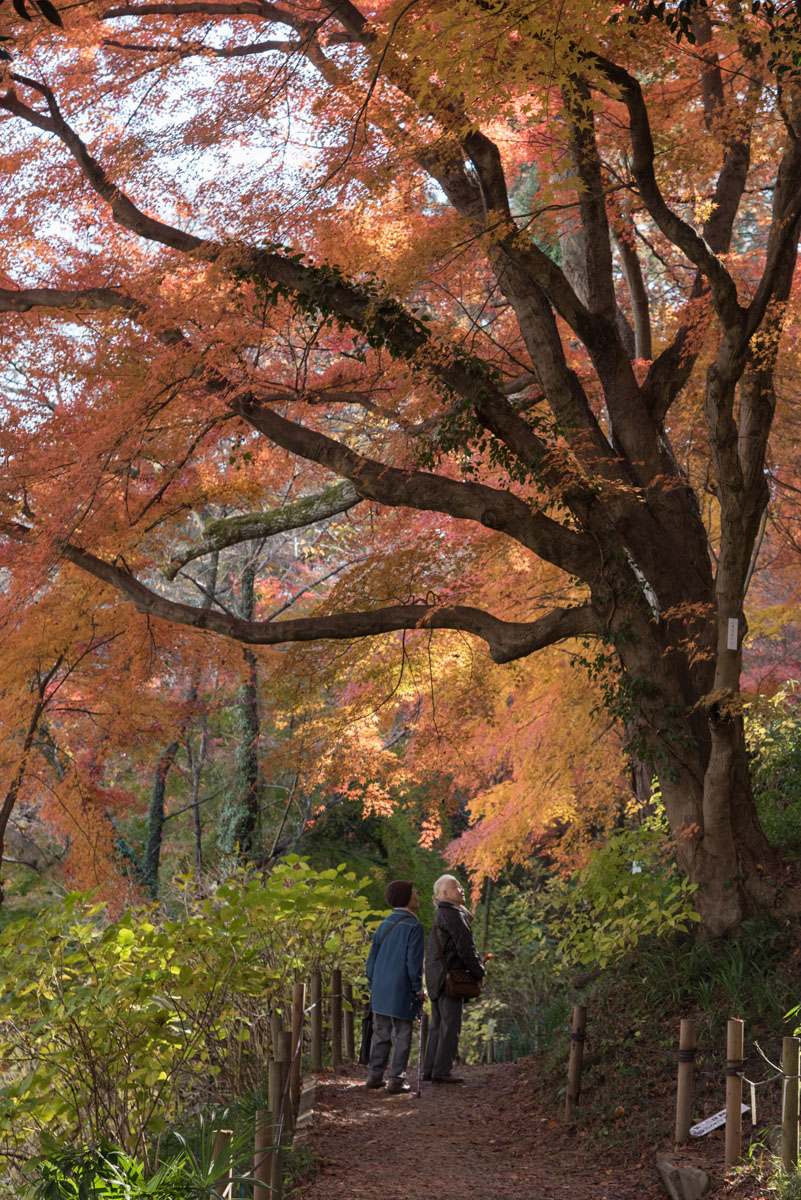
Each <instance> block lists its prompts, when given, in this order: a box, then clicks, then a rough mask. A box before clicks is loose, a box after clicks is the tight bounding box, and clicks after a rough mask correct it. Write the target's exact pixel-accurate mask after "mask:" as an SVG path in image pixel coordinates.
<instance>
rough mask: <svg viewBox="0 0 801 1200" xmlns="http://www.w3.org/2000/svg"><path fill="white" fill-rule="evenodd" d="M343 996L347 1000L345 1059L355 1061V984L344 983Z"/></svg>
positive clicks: (344, 1005) (345, 1004)
mask: <svg viewBox="0 0 801 1200" xmlns="http://www.w3.org/2000/svg"><path fill="white" fill-rule="evenodd" d="M342 998H343V1000H344V1001H345V1003H344V1004H343V1008H344V1020H345V1061H346V1062H353V1060H354V1059H355V1057H356V1040H355V1037H354V1032H353V984H352V983H344V984H343V985H342Z"/></svg>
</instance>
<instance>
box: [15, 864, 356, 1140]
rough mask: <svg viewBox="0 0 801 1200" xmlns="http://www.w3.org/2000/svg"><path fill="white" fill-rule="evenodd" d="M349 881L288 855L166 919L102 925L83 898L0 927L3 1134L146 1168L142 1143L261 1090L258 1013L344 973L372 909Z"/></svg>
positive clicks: (139, 912)
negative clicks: (311, 977) (335, 969)
mask: <svg viewBox="0 0 801 1200" xmlns="http://www.w3.org/2000/svg"><path fill="white" fill-rule="evenodd" d="M360 887H361V884H360V883H359V881H357V879H356V877H355V875H353V874H350V873H348V872H345V871H343V870H342V869H341V868H332V869H330V870H327V871H322V872H316V871H314V870H312V868H310V867H309V865H308V864H307V863H305V862H304V861H302V860H300V859H297V858H294V857H293V858H290V859H287V860H286V861H285V862H283V863H281V864H280V865H279V866H278V867H276V868H275V870H274V871H273V872H272V874H270V875H269V876H267V877H266V878H264V879H262V878H261V877H257V876H253V875H248V874H246V873H244V872H243V873H240V875H238V876H237V877H235V878H233V879H231V880H229V881H227V882H225V883H223V884H222V885H221V886H219V887H217V888H216V890H215V892H214V894H213V895H212V896H211V897H208V898H205V899H201V900H195V899H194V898H193V897H192V895H191V893H190V892H189V891H188V890H187V892H186V895H185V901H184V909H183V911H182V912H181V913H180V915H179V916H177V917H170V918H165V917H164V916H163V914H162V912H161V910H160V909H158V908H157V907H155V906H147V907H142V908H139V909H136V910H132V911H129V912H128V913H126V914H125V916H123V917H122V918H121V919H120V920H119V921H115V922H109V921H107V920H105V919H104V910H103V906H101V905H98V904H93V903H92V902H91V899H90V898H89V897H87V896H81V895H77V894H76V895H72V896H69V897H67V899H66V901H65V902H64V904H63V906H62V907H61V908H60V909H58V910H49V911H45V912H44V913H42V914H40V917H39V919H38V920H37V921H31V920H24V921H20V922H17V923H15V924H14V925H11V926H8V927H7V928H6V929H5V930H3V931H2V933H0V1084H2V1086H0V1137H2V1139H3V1141H4V1143H5V1148H6V1151H7V1152H11V1153H12V1154H14V1155H16V1156H18V1155H19V1154H20V1152H28V1153H30V1152H31V1151H32V1149H33V1148H35V1146H36V1144H37V1141H38V1137H39V1135H40V1134H41V1133H42V1132H43V1131H45V1130H46V1131H48V1132H49V1134H50V1135H52V1136H55V1137H57V1138H60V1139H62V1140H63V1141H64V1142H65V1143H67V1144H76V1145H77V1144H88V1145H98V1144H100V1143H102V1142H104V1141H105V1142H109V1143H113V1144H115V1145H118V1146H120V1147H121V1148H122V1149H123V1150H124V1151H125V1152H126V1153H127V1154H129V1155H138V1156H140V1157H142V1158H143V1160H144V1161H145V1163H146V1164H147V1158H148V1154H149V1145H150V1142H151V1140H152V1137H153V1136H154V1135H155V1136H158V1135H160V1134H161V1133H163V1131H164V1130H165V1129H166V1127H167V1125H168V1124H169V1123H171V1122H174V1121H176V1119H177V1118H178V1117H179V1116H181V1115H185V1114H191V1113H192V1112H196V1111H198V1110H200V1109H201V1108H202V1107H203V1106H204V1105H207V1104H209V1103H211V1104H213V1105H217V1106H219V1107H222V1106H223V1104H224V1101H225V1100H226V1099H227V1098H228V1097H229V1096H232V1095H237V1094H239V1093H241V1092H242V1091H245V1090H246V1089H247V1088H248V1087H252V1086H254V1085H257V1084H258V1083H259V1082H260V1076H261V1073H262V1070H263V1062H264V1059H265V1052H264V1051H265V1044H266V1039H267V1036H268V1035H267V1029H268V1026H269V1021H268V1016H269V1013H270V1011H271V1010H279V1011H280V1010H284V1011H286V1010H287V1009H288V1005H289V997H290V993H291V984H292V982H293V980H294V978H295V977H296V976H297V977H300V978H304V977H305V976H306V974H307V973H308V972H309V971H313V970H316V969H327V968H330V967H331V966H333V965H336V966H340V967H342V968H343V969H344V971H346V972H348V973H350V974H351V976H353V974H354V973H355V971H356V970H357V967H358V969H359V970H360V969H361V967H362V963H363V957H364V939H365V929H364V918H365V917H367V916H369V915H370V910H369V908H368V905H367V901H366V899H365V898H364V896H362V895H361V894H360Z"/></svg>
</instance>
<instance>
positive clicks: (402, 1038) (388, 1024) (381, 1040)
mask: <svg viewBox="0 0 801 1200" xmlns="http://www.w3.org/2000/svg"><path fill="white" fill-rule="evenodd" d="M413 1024H414V1022H413V1021H405V1020H404V1019H403V1017H386V1016H384V1014H383V1013H377V1012H374V1013H373V1040H372V1043H371V1046H370V1064H369V1066H370V1074H371V1075H383V1074H384V1068H385V1067H386V1065H387V1060H388V1059H389V1052H390V1050H392V1064H391V1066H390V1069H389V1077H390V1079H405V1077H406V1064H407V1063H408V1061H409V1051H410V1050H411V1048H412V1025H413Z"/></svg>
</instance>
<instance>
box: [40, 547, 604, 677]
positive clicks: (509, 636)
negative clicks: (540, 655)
mask: <svg viewBox="0 0 801 1200" xmlns="http://www.w3.org/2000/svg"><path fill="white" fill-rule="evenodd" d="M63 555H64V558H65V559H67V561H68V562H71V563H73V565H74V566H77V567H80V568H81V569H82V570H84V571H87V572H88V573H89V574H90V575H93V576H94V577H95V578H96V579H100V580H102V581H103V582H104V583H107V584H109V585H110V586H111V587H113V588H115V589H116V590H117V591H118V592H121V593H122V594H123V595H124V596H125V597H126V598H127V599H128V600H130V601H131V602H132V603H133V605H134V606H135V608H136V609H137V611H139V612H142V613H147V614H148V615H149V616H153V617H159V618H161V619H163V620H165V621H171V622H173V623H175V624H179V625H188V626H190V627H192V628H194V629H205V630H208V631H209V632H210V633H218V634H221V635H222V636H224V637H228V638H232V639H233V640H234V641H239V642H245V643H247V644H248V645H254V646H277V645H281V644H282V643H285V642H308V641H319V640H321V639H326V638H332V639H338V640H342V639H345V640H351V639H353V638H363V637H374V636H376V635H378V634H384V633H391V632H394V631H397V630H401V629H408V630H413V629H459V630H462V631H463V632H464V633H471V634H473V635H474V636H475V637H479V638H481V639H482V640H483V641H485V642H486V643H487V645H488V647H489V651H490V654H491V655H492V658H493V660H494V661H495V662H498V663H504V662H512V661H514V660H515V659H517V658H523V657H525V656H526V655H528V654H532V653H534V651H535V650H539V649H542V647H544V646H549V645H553V644H554V643H555V642H558V641H563V640H564V639H565V638H571V637H580V636H588V635H589V636H593V635H597V634H600V633H601V632H602V628H603V626H602V622H601V620H600V619H599V617H598V614H597V613H596V612H595V611H594V610H593V609H592V608H590V607H588V606H586V607H580V608H556V609H554V610H553V611H552V612H550V613H548V614H547V615H546V616H544V617H540V618H539V619H538V620H536V621H521V622H516V621H503V620H501V619H500V618H498V617H494V616H492V614H490V613H487V612H484V611H483V610H482V609H478V608H471V607H469V606H466V605H460V604H456V605H447V604H396V605H391V606H390V607H388V608H379V609H375V610H374V611H371V612H350V613H335V614H332V615H325V616H318V617H299V618H296V619H295V620H288V621H245V620H242V619H241V618H239V617H233V616H227V615H226V614H225V613H219V612H214V611H213V610H211V609H204V608H193V607H192V606H191V605H189V604H179V603H177V602H176V601H173V600H168V599H166V597H164V596H160V595H159V594H158V593H156V592H153V591H151V590H150V588H148V587H146V586H145V585H144V584H143V583H140V582H139V580H138V579H136V578H135V577H134V576H133V575H132V574H130V572H128V571H125V570H123V569H122V568H120V567H117V566H114V565H113V564H111V563H107V562H104V561H103V560H102V559H99V558H96V557H95V556H94V555H93V554H88V553H87V552H86V551H84V550H81V549H80V548H79V547H77V546H73V545H70V546H67V547H65V549H64V551H63Z"/></svg>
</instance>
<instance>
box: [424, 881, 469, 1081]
mask: <svg viewBox="0 0 801 1200" xmlns="http://www.w3.org/2000/svg"><path fill="white" fill-rule="evenodd" d="M434 903H435V905H436V913H435V915H434V926H433V928H432V930H431V933H430V934H429V937H428V945H427V946H426V989H427V991H428V995H429V998H430V1000H431V1023H430V1026H429V1030H428V1042H427V1044H426V1056H425V1061H424V1063H423V1079H430V1080H431V1082H432V1083H463V1082H464V1080H463V1079H461V1078H459V1076H457V1075H454V1074H452V1070H451V1068H452V1067H453V1060H454V1058H455V1057H456V1053H457V1050H458V1049H459V1033H460V1032H461V1028H462V1005H463V1004H464V1001H463V1000H462V999H461V998H460V997H456V996H449V995H448V994H447V992H446V991H445V969H446V965H447V969H448V970H449V971H454V970H462V971H469V972H470V974H471V975H472V976H473V978H474V979H476V980H481V979H483V978H484V964H483V963H482V961H481V959H480V958H479V956H478V951H477V950H476V944H475V942H474V941H473V929H472V914H471V913H470V912H469V911H468V909H466V908H465V905H464V888H463V887H462V885H461V884H460V883H459V880H458V879H456V878H455V877H454V876H453V875H442V876H440V878H439V879H438V880H437V882H436V883H435V884H434ZM443 959H444V963H443Z"/></svg>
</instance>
